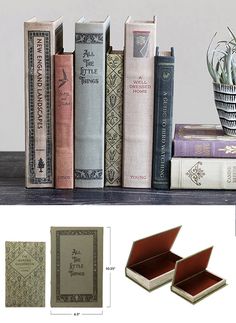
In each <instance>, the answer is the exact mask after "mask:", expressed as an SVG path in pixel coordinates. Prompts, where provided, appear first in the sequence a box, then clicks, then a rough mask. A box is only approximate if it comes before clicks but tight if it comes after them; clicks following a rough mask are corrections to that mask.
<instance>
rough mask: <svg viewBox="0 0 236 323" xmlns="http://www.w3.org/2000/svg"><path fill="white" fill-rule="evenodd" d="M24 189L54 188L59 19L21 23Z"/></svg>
mask: <svg viewBox="0 0 236 323" xmlns="http://www.w3.org/2000/svg"><path fill="white" fill-rule="evenodd" d="M24 31H25V40H24V41H25V152H26V159H25V164H26V165H25V166H26V168H25V169H26V170H25V177H26V187H28V188H33V187H35V188H40V187H54V59H53V55H54V54H55V53H56V52H57V51H61V50H62V47H63V44H62V41H63V25H62V18H59V19H57V20H55V21H50V22H39V21H37V19H36V18H32V19H31V20H29V21H27V22H25V23H24Z"/></svg>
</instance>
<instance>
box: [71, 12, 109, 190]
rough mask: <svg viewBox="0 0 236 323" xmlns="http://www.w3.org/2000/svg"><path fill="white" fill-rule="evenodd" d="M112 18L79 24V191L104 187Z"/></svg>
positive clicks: (77, 159)
mask: <svg viewBox="0 0 236 323" xmlns="http://www.w3.org/2000/svg"><path fill="white" fill-rule="evenodd" d="M109 35H110V18H109V17H107V18H106V19H105V21H104V22H92V21H91V22H90V21H87V20H86V19H85V18H81V19H80V20H79V21H78V22H77V23H76V24H75V187H78V188H102V187H103V186H104V154H105V149H104V146H105V75H106V74H105V67H106V52H107V50H108V48H109Z"/></svg>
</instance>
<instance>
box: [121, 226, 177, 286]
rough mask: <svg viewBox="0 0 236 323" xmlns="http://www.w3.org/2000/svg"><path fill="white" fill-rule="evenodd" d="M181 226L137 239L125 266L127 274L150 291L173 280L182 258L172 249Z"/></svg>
mask: <svg viewBox="0 0 236 323" xmlns="http://www.w3.org/2000/svg"><path fill="white" fill-rule="evenodd" d="M180 228H181V227H177V228H174V229H171V230H168V231H164V232H161V233H158V234H155V235H153V236H150V237H147V238H144V239H141V240H138V241H135V242H134V243H133V246H132V249H131V252H130V256H129V259H128V263H127V265H126V268H125V272H126V276H127V277H129V278H130V279H132V280H133V281H135V282H136V283H138V284H139V285H141V286H142V287H144V288H145V289H147V290H149V291H150V290H153V289H154V288H157V287H159V286H161V285H163V284H165V283H167V282H169V281H171V279H172V278H173V273H174V268H175V263H176V261H177V260H180V259H182V258H181V257H180V256H178V255H176V254H175V253H173V252H172V251H171V250H170V249H171V247H172V245H173V243H174V241H175V239H176V237H177V234H178V232H179V230H180Z"/></svg>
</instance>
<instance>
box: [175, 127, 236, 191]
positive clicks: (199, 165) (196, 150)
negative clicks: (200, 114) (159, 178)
mask: <svg viewBox="0 0 236 323" xmlns="http://www.w3.org/2000/svg"><path fill="white" fill-rule="evenodd" d="M171 188H173V189H229V190H230V189H232V190H233V189H236V139H235V138H234V137H230V136H227V135H224V133H223V130H222V128H221V126H220V125H203V124H192V125H191V124H177V125H176V127H175V135H174V157H173V158H172V160H171Z"/></svg>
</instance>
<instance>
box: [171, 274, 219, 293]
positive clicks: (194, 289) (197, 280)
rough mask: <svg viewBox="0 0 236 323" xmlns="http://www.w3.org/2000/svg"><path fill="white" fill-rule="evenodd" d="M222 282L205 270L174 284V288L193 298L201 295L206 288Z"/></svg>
mask: <svg viewBox="0 0 236 323" xmlns="http://www.w3.org/2000/svg"><path fill="white" fill-rule="evenodd" d="M222 280H223V279H222V278H220V277H217V276H215V275H213V274H211V273H210V272H208V271H207V270H205V271H202V272H201V273H199V274H197V275H194V276H192V277H190V278H188V279H186V280H184V281H182V282H180V283H178V284H176V287H178V288H180V289H182V290H183V291H185V292H187V293H188V294H190V295H192V296H195V295H197V294H199V293H201V292H202V291H204V290H206V289H207V288H209V287H212V286H214V285H215V284H217V283H219V282H220V281H222Z"/></svg>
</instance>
